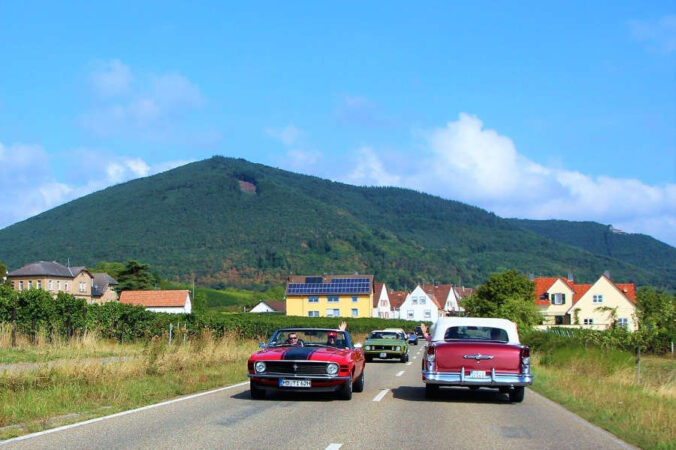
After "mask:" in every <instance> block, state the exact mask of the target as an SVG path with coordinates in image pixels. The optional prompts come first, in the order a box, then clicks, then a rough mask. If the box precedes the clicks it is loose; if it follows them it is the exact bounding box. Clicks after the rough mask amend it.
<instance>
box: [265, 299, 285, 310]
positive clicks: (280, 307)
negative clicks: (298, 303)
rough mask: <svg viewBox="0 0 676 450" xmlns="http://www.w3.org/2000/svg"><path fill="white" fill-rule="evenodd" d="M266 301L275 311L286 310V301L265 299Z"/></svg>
mask: <svg viewBox="0 0 676 450" xmlns="http://www.w3.org/2000/svg"><path fill="white" fill-rule="evenodd" d="M264 303H265V304H266V305H268V306H269V307H270V308H272V309H274V310H275V311H279V312H286V302H270V301H267V300H265V301H264Z"/></svg>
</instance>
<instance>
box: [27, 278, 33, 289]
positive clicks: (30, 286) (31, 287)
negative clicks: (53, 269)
mask: <svg viewBox="0 0 676 450" xmlns="http://www.w3.org/2000/svg"><path fill="white" fill-rule="evenodd" d="M28 289H33V282H32V281H30V280H28Z"/></svg>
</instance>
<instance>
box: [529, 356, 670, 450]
mask: <svg viewBox="0 0 676 450" xmlns="http://www.w3.org/2000/svg"><path fill="white" fill-rule="evenodd" d="M533 359H534V360H533V372H534V374H535V381H534V383H533V385H532V389H533V390H535V391H537V392H539V393H540V394H542V395H544V396H546V397H547V398H549V399H551V400H553V401H555V402H557V403H559V404H561V405H562V406H564V407H565V408H567V409H568V410H570V411H572V412H574V413H575V414H577V415H579V416H580V417H582V418H584V419H585V420H588V421H589V422H591V423H593V424H595V425H598V426H600V427H601V428H604V429H605V430H607V431H609V432H611V433H613V434H614V435H616V436H618V437H619V438H620V439H623V440H624V441H626V442H629V443H631V444H634V445H637V446H639V447H641V448H660V449H661V448H664V449H667V448H670V449H673V448H676V427H674V423H676V360H673V359H671V358H660V357H656V356H650V357H644V358H643V359H642V361H641V381H640V382H639V383H637V382H636V371H635V364H634V357H633V355H631V354H629V353H626V352H621V351H617V350H602V349H598V348H586V349H583V348H578V347H569V348H561V349H556V350H552V351H549V352H547V353H545V354H535V355H534V358H533Z"/></svg>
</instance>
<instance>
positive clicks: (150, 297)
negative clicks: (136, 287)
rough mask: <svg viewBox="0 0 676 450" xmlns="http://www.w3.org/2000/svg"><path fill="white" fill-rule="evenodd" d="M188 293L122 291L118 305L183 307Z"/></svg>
mask: <svg viewBox="0 0 676 450" xmlns="http://www.w3.org/2000/svg"><path fill="white" fill-rule="evenodd" d="M188 294H189V291H188V290H187V289H182V290H175V291H122V293H121V294H120V303H126V304H128V305H141V306H146V307H162V306H167V307H179V308H180V307H184V306H185V302H186V299H187V298H188Z"/></svg>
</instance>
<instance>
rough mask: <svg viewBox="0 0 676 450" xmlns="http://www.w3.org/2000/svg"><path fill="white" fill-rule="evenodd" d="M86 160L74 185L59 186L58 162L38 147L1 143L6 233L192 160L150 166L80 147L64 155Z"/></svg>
mask: <svg viewBox="0 0 676 450" xmlns="http://www.w3.org/2000/svg"><path fill="white" fill-rule="evenodd" d="M62 157H65V158H71V159H72V160H73V161H81V163H82V167H76V168H75V169H74V171H73V175H74V180H76V181H72V182H71V183H64V182H61V181H58V180H57V178H56V176H55V173H56V171H57V170H58V169H55V168H53V161H51V160H50V157H49V156H48V155H47V152H45V150H44V149H43V148H42V147H40V146H38V145H26V144H13V145H10V146H5V145H3V144H2V143H0V228H4V227H6V226H8V225H11V224H12V223H15V222H18V221H21V220H24V219H27V218H29V217H31V216H34V215H36V214H38V213H41V212H43V211H46V210H48V209H51V208H53V207H55V206H58V205H60V204H63V203H66V202H68V201H70V200H73V199H76V198H79V197H82V196H83V195H87V194H90V193H92V192H95V191H98V190H101V189H104V188H106V187H108V186H110V185H112V184H117V183H122V182H125V181H129V180H132V179H135V178H139V177H145V176H149V175H154V174H156V173H159V172H164V171H165V170H169V169H172V168H174V167H178V166H181V165H184V164H187V163H188V162H191V161H166V162H162V163H159V164H154V165H149V164H148V163H146V162H145V161H144V160H142V159H141V158H128V157H119V156H111V155H110V154H108V152H106V151H101V150H91V149H85V148H80V149H77V150H74V151H72V152H70V153H69V154H68V155H62Z"/></svg>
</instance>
